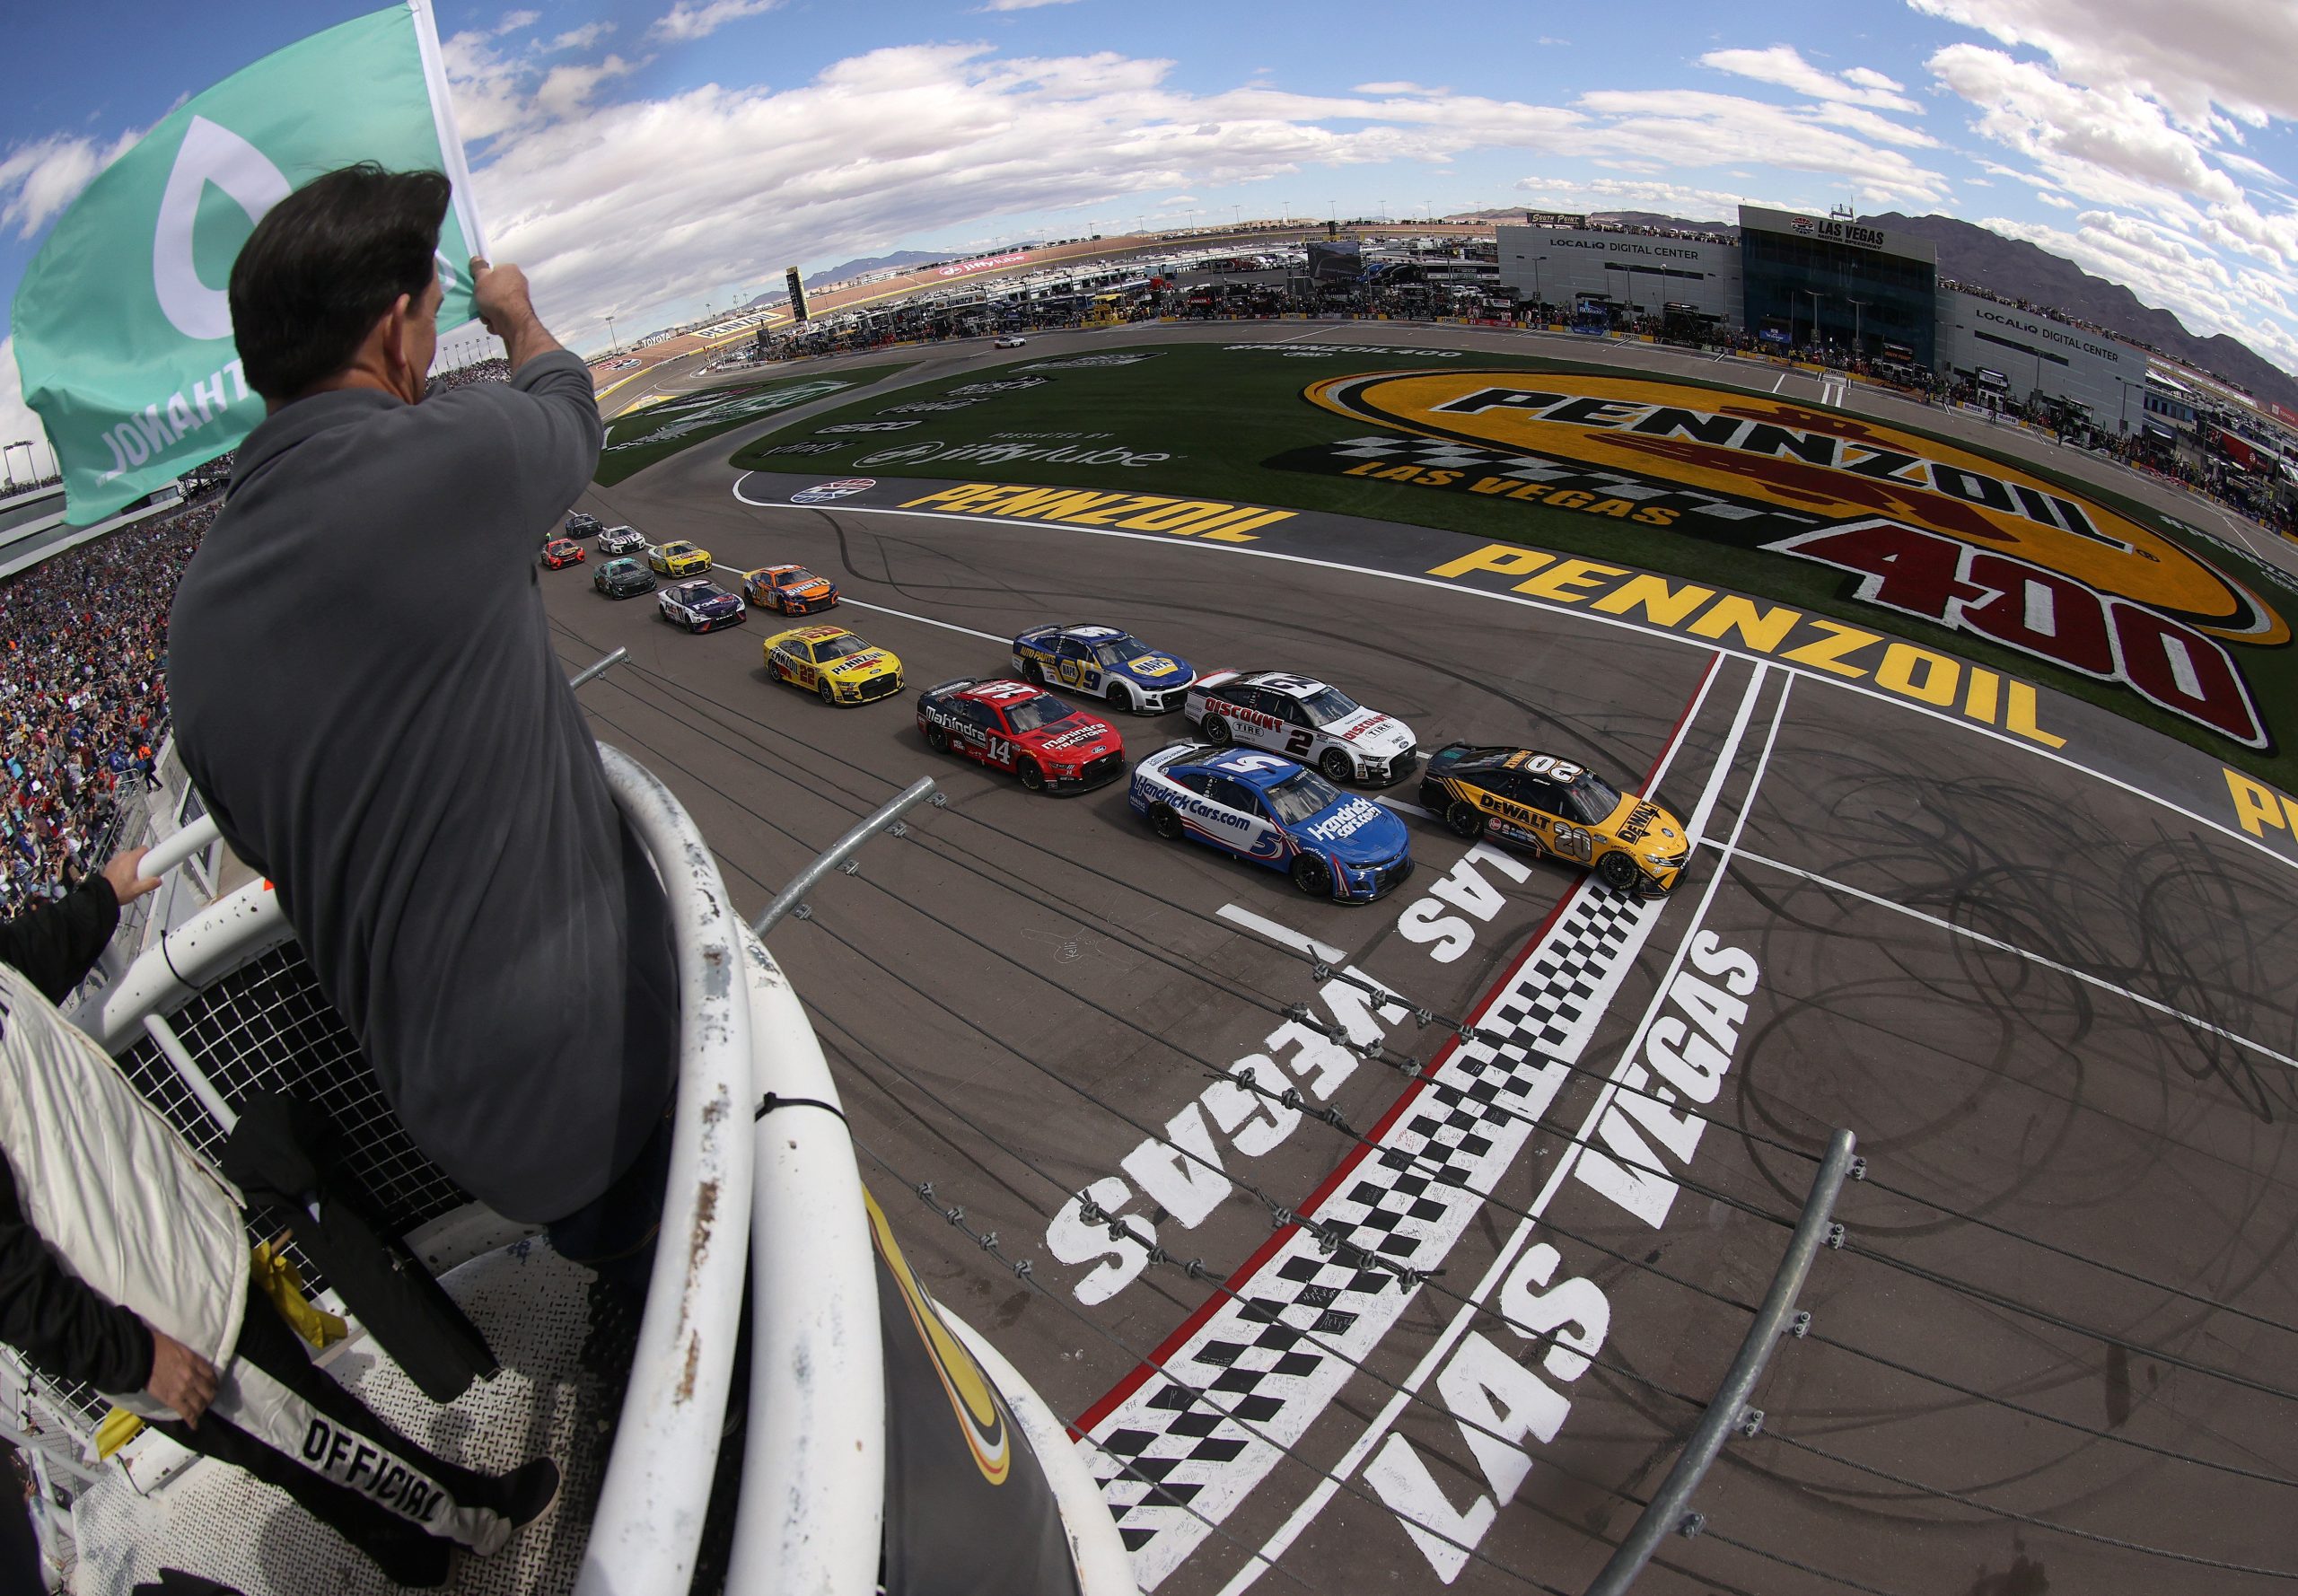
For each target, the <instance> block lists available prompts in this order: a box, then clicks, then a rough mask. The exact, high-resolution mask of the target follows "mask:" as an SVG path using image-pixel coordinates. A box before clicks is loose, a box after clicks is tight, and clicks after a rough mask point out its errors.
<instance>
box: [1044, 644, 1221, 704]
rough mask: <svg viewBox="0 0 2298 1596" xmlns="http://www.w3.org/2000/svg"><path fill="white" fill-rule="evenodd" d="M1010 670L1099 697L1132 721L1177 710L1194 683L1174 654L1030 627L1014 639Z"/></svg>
mask: <svg viewBox="0 0 2298 1596" xmlns="http://www.w3.org/2000/svg"><path fill="white" fill-rule="evenodd" d="M1013 669H1014V671H1016V672H1017V673H1018V674H1020V675H1021V676H1022V677H1024V678H1026V679H1028V680H1031V681H1041V682H1046V683H1048V684H1057V685H1059V686H1062V687H1066V688H1075V689H1076V690H1077V691H1079V692H1081V693H1094V694H1098V695H1099V696H1101V697H1103V698H1105V699H1107V700H1108V701H1109V706H1110V708H1111V709H1127V710H1131V711H1132V712H1133V713H1134V714H1136V715H1162V714H1164V713H1165V711H1167V710H1169V709H1178V708H1180V706H1181V700H1182V699H1183V698H1184V697H1187V695H1188V687H1189V683H1190V682H1192V681H1194V680H1197V678H1196V674H1195V673H1194V672H1193V671H1190V670H1189V668H1188V661H1187V660H1184V659H1182V658H1180V656H1179V655H1178V654H1169V653H1158V652H1157V651H1156V650H1155V649H1153V648H1151V647H1150V646H1149V645H1147V644H1145V643H1144V642H1142V641H1141V640H1140V639H1139V638H1137V637H1136V636H1133V635H1132V634H1131V633H1129V632H1121V631H1119V630H1118V629H1117V628H1116V627H1101V626H1067V627H1031V628H1030V629H1029V630H1028V631H1026V632H1024V633H1022V635H1021V636H1018V637H1016V638H1014V639H1013Z"/></svg>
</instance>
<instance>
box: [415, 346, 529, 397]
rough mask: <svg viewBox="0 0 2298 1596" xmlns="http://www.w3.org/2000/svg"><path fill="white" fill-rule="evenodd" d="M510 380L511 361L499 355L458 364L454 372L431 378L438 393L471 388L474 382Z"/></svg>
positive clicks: (439, 374)
mask: <svg viewBox="0 0 2298 1596" xmlns="http://www.w3.org/2000/svg"><path fill="white" fill-rule="evenodd" d="M510 380H511V363H510V362H509V361H507V360H505V359H504V358H503V357H502V356H501V355H496V357H495V358H494V359H492V360H479V361H474V362H472V363H471V364H469V365H463V366H457V367H456V368H455V369H454V370H453V371H452V372H441V373H438V375H436V376H434V377H433V378H432V379H431V390H432V391H433V392H434V393H437V392H443V391H445V390H448V389H450V388H469V386H470V385H471V384H472V383H474V382H508V381H510Z"/></svg>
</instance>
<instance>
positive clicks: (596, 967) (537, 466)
mask: <svg viewBox="0 0 2298 1596" xmlns="http://www.w3.org/2000/svg"><path fill="white" fill-rule="evenodd" d="M601 435H602V432H601V425H600V421H599V408H598V402H597V400H596V399H595V398H594V397H593V395H592V390H591V379H590V375H589V373H587V372H586V371H585V370H584V369H583V364H582V363H581V362H580V361H579V360H577V359H576V358H575V357H574V355H570V354H566V353H563V352H562V353H554V354H550V355H543V356H540V357H539V358H537V359H534V360H531V361H530V362H528V363H527V364H525V365H524V366H522V367H521V368H520V370H519V372H518V373H517V374H516V375H515V376H513V378H512V379H511V381H509V382H507V383H499V382H486V383H478V384H476V385H473V386H471V387H468V388H461V389H457V390H452V391H449V392H444V393H440V394H437V395H434V396H433V397H431V398H429V399H425V401H424V402H423V403H422V404H419V405H408V404H404V403H401V402H400V401H399V400H398V399H394V398H392V397H390V395H387V394H383V393H380V392H375V391H373V390H346V391H340V392H330V393H322V394H318V395H315V396H313V397H311V398H310V399H303V400H300V401H298V402H296V403H294V404H291V405H288V406H286V407H285V408H283V409H281V410H279V411H278V412H277V413H276V414H275V415H273V416H271V417H269V418H268V419H267V420H266V421H265V422H264V423H263V425H260V426H259V427H257V428H256V430H255V431H254V432H253V433H251V434H249V437H248V439H247V441H246V443H242V444H241V446H240V452H239V460H238V463H237V465H236V466H235V467H234V469H233V470H232V484H231V488H230V493H229V497H228V499H227V501H226V503H225V506H224V512H223V513H222V514H220V515H219V516H218V517H217V518H216V521H215V526H214V528H213V529H212V530H210V531H209V532H208V534H207V537H206V540H205V541H204V542H203V543H202V545H201V547H200V549H199V552H198V554H197V556H196V557H194V558H193V559H192V561H191V564H190V566H189V567H188V568H187V569H186V570H185V572H184V576H183V581H182V583H181V584H180V586H179V587H178V589H177V591H176V599H175V608H174V610H173V612H172V614H171V617H170V619H169V637H168V691H169V699H170V702H171V706H172V708H173V711H174V715H175V726H176V739H177V743H178V746H179V748H180V750H181V752H182V755H183V760H184V765H185V767H186V768H187V769H188V770H189V772H190V773H191V777H192V780H193V781H194V783H195V784H197V786H198V789H199V792H200V794H201V795H202V796H203V797H204V798H205V799H206V802H207V804H208V807H209V809H210V810H211V811H213V812H214V814H215V820H216V823H217V825H218V826H219V827H220V828H221V829H222V831H223V834H224V839H225V840H226V841H228V842H229V843H230V844H231V845H232V848H233V850H234V851H235V852H237V853H238V854H239V855H240V856H241V858H243V859H245V860H246V861H247V862H248V863H249V864H250V865H252V866H253V867H255V868H256V869H258V870H259V871H261V872H262V873H264V874H265V875H266V876H268V877H269V878H270V880H271V881H272V882H273V883H274V884H275V885H276V888H277V890H278V892H279V901H280V906H281V908H284V909H285V911H286V914H287V918H288V921H289V923H290V924H292V925H294V928H295V933H296V935H297V937H298V939H299V940H300V941H301V942H302V944H303V951H304V953H305V955H306V956H307V957H308V958H309V959H310V960H311V967H312V969H313V970H314V971H315V972H316V974H317V976H318V978H319V983H320V989H321V990H322V991H323V992H324V993H325V994H326V995H327V996H328V999H329V1001H330V1002H331V1003H333V1004H334V1005H335V1006H336V1008H337V1009H338V1011H339V1012H340V1013H342V1015H343V1018H344V1022H345V1023H346V1025H348V1026H349V1027H350V1030H351V1032H352V1034H353V1035H354V1036H355V1037H356V1038H357V1039H358V1040H359V1045H360V1047H361V1048H362V1049H363V1050H364V1052H365V1054H366V1056H367V1058H368V1061H369V1062H370V1063H371V1064H372V1065H373V1066H374V1069H375V1073H376V1074H377V1075H378V1076H379V1077H380V1078H381V1080H382V1085H383V1090H384V1092H385V1093H386V1094H387V1095H388V1096H389V1097H390V1101H391V1105H392V1107H393V1108H394V1109H397V1110H398V1112H399V1118H400V1120H401V1121H402V1122H403V1123H404V1124H405V1125H406V1127H407V1129H408V1134H409V1135H410V1136H412V1137H413V1138H414V1139H415V1143H416V1145H417V1146H418V1147H420V1148H421V1149H422V1150H423V1151H424V1153H426V1154H427V1155H428V1156H429V1157H430V1158H431V1159H432V1160H433V1161H434V1162H436V1163H437V1164H438V1165H439V1167H440V1168H441V1169H443V1170H444V1171H446V1173H447V1174H448V1175H449V1176H451V1177H452V1179H455V1180H456V1181H458V1182H459V1183H460V1184H461V1185H462V1186H463V1187H464V1188H466V1189H468V1190H469V1191H470V1192H471V1193H472V1194H473V1195H474V1196H476V1197H479V1198H480V1199H481V1200H483V1201H485V1202H486V1203H487V1204H489V1205H490V1206H493V1207H494V1208H496V1210H497V1211H499V1212H501V1213H503V1214H504V1215H508V1216H510V1217H512V1218H514V1219H520V1220H525V1221H531V1222H541V1221H548V1220H553V1219H558V1218H563V1217H565V1216H566V1215H568V1214H570V1213H572V1212H573V1211H574V1210H575V1209H577V1208H579V1207H581V1206H583V1205H584V1204H585V1203H588V1202H589V1201H591V1200H592V1198H594V1197H598V1196H599V1195H600V1194H601V1192H602V1191H604V1190H605V1189H606V1188H607V1187H608V1185H609V1184H610V1183H611V1182H612V1181H613V1180H614V1179H616V1177H618V1175H620V1174H621V1173H622V1172H623V1171H624V1170H625V1169H627V1167H628V1166H629V1164H630V1163H631V1162H633V1161H634V1160H635V1159H636V1155H637V1153H638V1151H639V1148H640V1146H641V1145H642V1144H644V1143H645V1140H646V1137H647V1136H648V1135H649V1134H650V1133H651V1132H652V1131H653V1128H654V1126H655V1124H656V1122H657V1121H658V1120H659V1119H660V1118H661V1116H662V1109H663V1108H664V1105H665V1104H666V1103H667V1101H668V1100H669V1096H670V1092H671V1083H672V1072H673V1067H674V1065H673V1059H674V1057H675V1052H676V1045H677V1035H676V1030H677V986H676V981H675V978H674V977H675V971H674V969H673V967H672V962H671V951H670V934H669V930H668V920H667V912H666V909H665V907H664V904H663V900H662V890H661V887H660V885H659V884H658V883H657V881H655V879H654V877H653V873H652V872H651V871H650V869H649V868H648V866H647V864H646V863H645V858H644V856H643V855H642V854H641V853H640V851H639V848H638V846H637V843H636V840H635V839H634V838H633V837H631V835H630V833H629V830H628V829H627V826H626V825H625V824H624V823H623V820H622V818H621V816H620V814H619V812H618V811H617V810H616V808H615V803H614V800H613V797H612V795H611V794H610V793H609V792H608V790H607V785H606V781H605V778H604V776H603V775H602V774H601V770H600V767H599V757H598V750H597V747H596V745H595V743H594V742H593V741H592V737H591V732H590V729H589V728H588V726H587V725H585V723H583V714H582V711H581V709H580V708H579V707H578V706H576V704H575V701H574V693H573V692H572V691H571V690H569V688H567V686H566V671H565V668H564V667H563V666H562V665H561V664H560V663H559V661H558V659H557V655H556V654H555V653H554V652H553V650H552V648H551V645H550V632H549V623H548V618H547V617H546V616H545V614H544V612H543V604H542V595H541V590H540V588H539V585H538V583H537V564H536V556H537V553H538V551H539V547H540V544H541V542H542V539H543V535H544V533H545V532H546V531H548V530H549V529H550V528H551V527H552V526H554V525H555V524H556V523H557V521H558V518H559V517H560V516H561V515H562V514H563V513H565V512H566V508H567V507H568V506H569V505H570V504H573V503H574V498H575V495H578V494H579V493H580V492H581V491H582V489H583V485H584V484H585V483H586V482H587V481H588V480H589V479H590V477H591V473H592V469H594V468H595V466H596V464H597V462H598V456H599V446H600V443H601Z"/></svg>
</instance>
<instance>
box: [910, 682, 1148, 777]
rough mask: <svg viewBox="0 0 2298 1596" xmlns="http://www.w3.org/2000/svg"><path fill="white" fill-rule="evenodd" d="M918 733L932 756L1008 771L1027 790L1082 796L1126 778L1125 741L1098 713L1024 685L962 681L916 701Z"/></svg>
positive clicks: (931, 690)
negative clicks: (954, 756) (948, 756)
mask: <svg viewBox="0 0 2298 1596" xmlns="http://www.w3.org/2000/svg"><path fill="white" fill-rule="evenodd" d="M917 729H918V730H919V731H920V732H924V733H925V741H926V745H927V746H928V747H930V748H932V749H933V750H934V752H935V753H942V754H946V753H950V752H952V751H955V752H957V753H960V754H962V755H964V756H965V757H966V758H967V759H978V760H979V761H980V762H981V763H983V764H984V765H987V766H988V767H990V768H991V769H992V770H1010V771H1012V772H1013V774H1014V775H1015V776H1019V777H1021V779H1022V785H1023V786H1025V787H1027V788H1029V790H1030V791H1031V792H1032V793H1043V792H1048V791H1051V792H1057V793H1082V792H1083V791H1084V790H1085V789H1086V788H1088V787H1098V786H1100V785H1101V784H1102V783H1103V782H1110V781H1115V780H1116V779H1117V778H1118V776H1122V775H1124V774H1125V740H1124V739H1123V738H1122V737H1119V736H1118V733H1117V728H1116V727H1115V726H1112V725H1110V723H1109V722H1107V721H1105V720H1102V719H1101V717H1100V716H1099V715H1087V714H1085V713H1084V712H1083V710H1077V709H1072V708H1071V707H1070V706H1068V705H1066V704H1064V703H1063V702H1062V701H1061V700H1060V699H1058V698H1057V697H1054V696H1053V695H1052V694H1051V693H1048V692H1045V691H1043V690H1041V689H1040V688H1033V687H1031V685H1030V684H1029V683H1028V682H1025V681H977V680H974V679H973V678H972V677H969V676H961V677H960V678H958V680H955V681H945V682H943V683H942V684H941V685H940V686H938V687H930V688H926V689H925V691H924V692H922V693H920V694H918V696H917Z"/></svg>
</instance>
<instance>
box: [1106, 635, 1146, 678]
mask: <svg viewBox="0 0 2298 1596" xmlns="http://www.w3.org/2000/svg"><path fill="white" fill-rule="evenodd" d="M1156 652H1157V651H1156V650H1155V649H1153V648H1150V647H1147V646H1145V645H1144V644H1143V643H1142V642H1141V641H1140V639H1138V638H1136V637H1119V638H1118V640H1117V641H1116V642H1114V643H1096V644H1094V645H1093V658H1094V659H1095V660H1096V661H1097V662H1099V663H1100V665H1101V669H1102V670H1104V671H1118V670H1122V669H1123V668H1124V667H1125V666H1127V665H1129V664H1131V663H1132V662H1134V661H1136V660H1138V659H1145V658H1146V657H1147V656H1149V655H1150V654H1153V653H1156Z"/></svg>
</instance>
